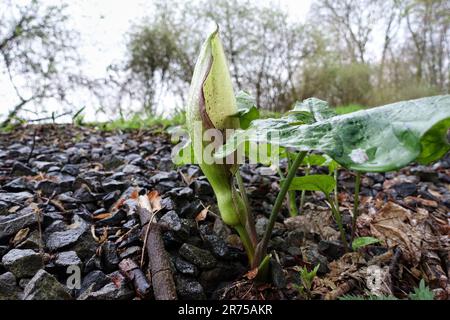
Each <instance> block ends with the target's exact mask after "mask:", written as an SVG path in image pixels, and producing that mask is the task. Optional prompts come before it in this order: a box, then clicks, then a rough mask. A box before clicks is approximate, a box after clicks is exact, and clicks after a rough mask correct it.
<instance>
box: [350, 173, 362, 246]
mask: <svg viewBox="0 0 450 320" xmlns="http://www.w3.org/2000/svg"><path fill="white" fill-rule="evenodd" d="M360 186H361V172H359V171H357V172H356V181H355V195H354V201H353V202H354V203H353V221H352V238H351V239H352V241H353V239H354V238H355V232H356V220H357V219H358V216H359V210H358V207H359V189H360Z"/></svg>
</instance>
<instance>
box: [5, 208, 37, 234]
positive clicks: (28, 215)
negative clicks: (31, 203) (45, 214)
mask: <svg viewBox="0 0 450 320" xmlns="http://www.w3.org/2000/svg"><path fill="white" fill-rule="evenodd" d="M36 222H37V216H36V214H35V213H34V211H33V209H32V208H30V207H26V208H24V209H22V210H20V211H19V212H18V213H14V214H10V215H7V216H0V239H2V238H5V237H8V236H12V235H14V234H16V233H17V232H18V231H19V230H20V229H23V228H26V227H29V226H31V225H33V224H35V223H36Z"/></svg>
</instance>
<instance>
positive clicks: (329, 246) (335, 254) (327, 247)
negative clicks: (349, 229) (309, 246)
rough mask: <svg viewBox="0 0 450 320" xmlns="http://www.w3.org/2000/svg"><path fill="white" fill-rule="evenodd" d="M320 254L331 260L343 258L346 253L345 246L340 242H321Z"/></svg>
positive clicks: (319, 246)
mask: <svg viewBox="0 0 450 320" xmlns="http://www.w3.org/2000/svg"><path fill="white" fill-rule="evenodd" d="M318 249H319V252H320V253H321V254H323V255H325V256H326V257H328V258H329V260H336V259H339V258H340V257H342V256H343V255H344V253H345V249H344V246H343V245H341V243H340V242H339V241H333V240H320V242H319V244H318Z"/></svg>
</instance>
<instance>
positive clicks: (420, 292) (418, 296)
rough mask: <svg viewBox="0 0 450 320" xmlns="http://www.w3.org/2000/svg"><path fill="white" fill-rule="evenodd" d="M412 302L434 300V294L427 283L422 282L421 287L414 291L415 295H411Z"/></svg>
mask: <svg viewBox="0 0 450 320" xmlns="http://www.w3.org/2000/svg"><path fill="white" fill-rule="evenodd" d="M409 298H410V299H411V300H433V299H434V293H433V292H432V291H431V290H430V288H428V287H427V286H426V285H425V281H424V280H423V279H422V280H420V283H419V287H418V288H415V289H414V293H410V294H409Z"/></svg>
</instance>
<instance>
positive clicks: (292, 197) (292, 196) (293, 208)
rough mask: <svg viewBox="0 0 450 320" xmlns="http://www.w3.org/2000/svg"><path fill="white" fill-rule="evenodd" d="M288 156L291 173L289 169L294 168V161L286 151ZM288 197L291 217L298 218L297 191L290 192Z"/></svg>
mask: <svg viewBox="0 0 450 320" xmlns="http://www.w3.org/2000/svg"><path fill="white" fill-rule="evenodd" d="M286 154H287V163H288V172H289V168H290V167H292V159H291V154H290V152H289V151H288V150H287V149H286ZM287 197H288V203H289V214H290V216H291V217H296V216H298V208H297V202H296V192H295V190H289V191H288V195H287Z"/></svg>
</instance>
